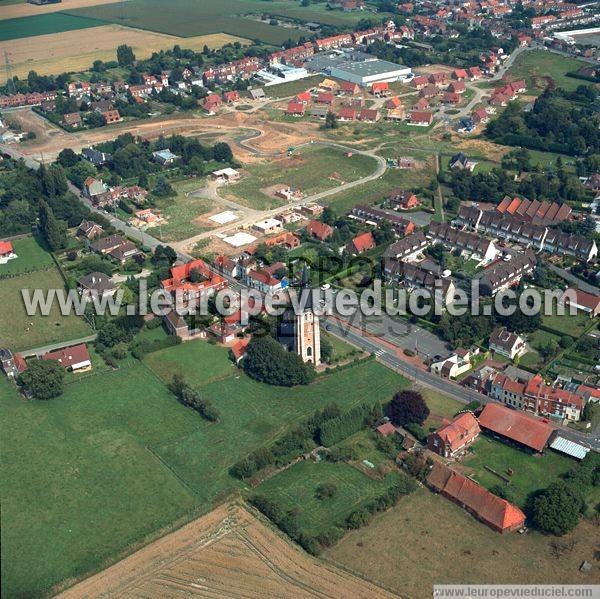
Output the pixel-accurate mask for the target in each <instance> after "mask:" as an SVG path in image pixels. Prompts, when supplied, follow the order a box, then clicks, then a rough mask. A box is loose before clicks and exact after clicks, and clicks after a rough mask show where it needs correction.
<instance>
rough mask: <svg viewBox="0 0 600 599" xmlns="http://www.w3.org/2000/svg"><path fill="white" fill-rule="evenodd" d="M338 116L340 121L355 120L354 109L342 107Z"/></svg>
mask: <svg viewBox="0 0 600 599" xmlns="http://www.w3.org/2000/svg"><path fill="white" fill-rule="evenodd" d="M338 116H339V117H340V118H341V119H347V120H349V121H353V120H354V119H355V118H356V110H355V109H354V108H350V107H349V106H343V107H342V108H340V110H339V112H338Z"/></svg>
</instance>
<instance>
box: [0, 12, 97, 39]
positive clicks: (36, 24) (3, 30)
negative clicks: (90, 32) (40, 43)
mask: <svg viewBox="0 0 600 599" xmlns="http://www.w3.org/2000/svg"><path fill="white" fill-rule="evenodd" d="M99 25H104V23H103V22H101V21H98V20H96V19H93V18H88V17H83V16H81V17H80V16H75V15H67V14H64V13H58V12H55V13H49V14H47V15H37V16H34V17H21V18H18V19H5V20H3V21H2V20H0V41H6V40H16V39H19V38H23V37H31V36H36V35H46V34H48V33H62V32H63V31H73V30H74V29H88V28H90V27H98V26H99Z"/></svg>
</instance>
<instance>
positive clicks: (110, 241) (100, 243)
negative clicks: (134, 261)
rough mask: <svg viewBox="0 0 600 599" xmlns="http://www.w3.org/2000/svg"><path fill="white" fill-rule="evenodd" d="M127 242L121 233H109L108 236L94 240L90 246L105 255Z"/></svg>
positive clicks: (97, 252) (94, 250)
mask: <svg viewBox="0 0 600 599" xmlns="http://www.w3.org/2000/svg"><path fill="white" fill-rule="evenodd" d="M126 243H128V242H127V239H125V238H124V237H121V235H108V236H107V237H102V238H100V239H97V240H96V241H94V242H93V243H92V244H91V245H90V248H91V250H92V251H93V252H95V253H96V254H102V255H103V256H104V255H106V254H108V253H109V252H112V251H113V250H116V249H117V248H118V247H121V246H122V245H125V244H126Z"/></svg>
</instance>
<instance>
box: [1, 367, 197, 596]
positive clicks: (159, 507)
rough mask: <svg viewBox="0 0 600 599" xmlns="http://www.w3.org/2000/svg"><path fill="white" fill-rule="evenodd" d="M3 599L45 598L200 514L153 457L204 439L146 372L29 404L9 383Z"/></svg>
mask: <svg viewBox="0 0 600 599" xmlns="http://www.w3.org/2000/svg"><path fill="white" fill-rule="evenodd" d="M0 412H1V414H2V416H1V418H2V441H1V444H2V458H3V459H2V466H1V470H2V483H1V485H2V516H3V526H2V570H3V576H2V587H3V588H2V591H3V592H2V596H3V597H9V596H10V597H40V596H42V595H46V594H49V592H50V589H51V588H52V586H54V585H55V584H57V583H59V582H61V581H64V580H68V579H72V578H73V577H81V576H83V575H85V574H86V573H89V572H90V571H91V570H95V569H98V568H101V567H103V566H104V565H106V563H107V560H111V559H114V558H116V557H117V556H119V555H121V554H122V552H124V551H127V550H130V549H132V548H133V547H135V546H136V545H137V544H138V543H140V542H141V541H143V539H144V538H145V537H146V536H147V535H151V534H155V533H156V532H157V531H159V530H160V529H161V528H163V527H165V526H167V525H169V524H171V523H173V522H175V521H177V519H179V518H181V517H182V516H185V515H186V514H190V513H191V510H193V509H194V507H195V506H197V501H196V499H195V498H194V496H193V494H192V493H191V492H190V491H189V490H188V489H187V488H186V487H185V484H184V483H182V482H181V481H179V480H178V479H177V477H176V476H175V475H174V474H173V473H172V472H171V471H170V470H169V468H168V467H167V466H165V465H164V464H163V463H161V461H160V460H158V459H157V458H156V456H155V455H154V454H153V453H152V451H151V450H150V449H149V445H152V444H156V443H160V442H161V441H165V440H168V439H170V438H173V437H176V438H180V437H184V436H186V435H189V434H191V433H192V432H193V431H195V430H197V428H198V425H199V419H198V417H197V416H196V415H195V414H194V413H193V412H191V411H190V410H187V409H186V408H184V407H183V406H181V405H180V404H179V403H177V401H175V399H174V398H173V397H172V396H171V395H170V394H169V392H168V391H167V390H166V389H165V387H164V386H163V385H161V384H160V382H159V381H157V380H156V379H155V378H154V377H153V376H152V374H151V373H150V372H149V371H148V370H147V369H146V368H145V367H144V366H143V365H141V364H138V365H135V366H132V367H129V368H127V369H123V370H119V371H116V372H110V373H105V374H97V375H94V376H89V377H86V378H85V379H84V380H82V381H81V382H78V383H72V384H70V385H68V387H67V390H66V392H65V394H64V395H63V396H62V397H60V398H58V399H54V400H52V401H48V402H43V401H29V402H27V401H22V400H21V399H20V398H19V397H17V395H16V393H15V392H14V391H13V389H12V388H11V387H10V386H9V384H8V383H7V382H6V379H5V378H4V377H0Z"/></svg>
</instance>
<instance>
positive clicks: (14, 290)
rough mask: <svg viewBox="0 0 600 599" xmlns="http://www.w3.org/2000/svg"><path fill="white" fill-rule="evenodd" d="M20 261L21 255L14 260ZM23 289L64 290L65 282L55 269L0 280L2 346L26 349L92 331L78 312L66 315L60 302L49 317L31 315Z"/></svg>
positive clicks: (89, 333)
mask: <svg viewBox="0 0 600 599" xmlns="http://www.w3.org/2000/svg"><path fill="white" fill-rule="evenodd" d="M18 261H19V258H17V259H16V260H13V261H12V262H18ZM22 289H28V290H30V293H33V291H34V290H35V289H41V290H44V291H45V290H48V289H58V290H63V289H64V283H63V280H62V278H61V276H60V274H59V273H58V270H56V269H55V268H51V269H48V270H41V271H38V272H35V273H30V274H24V275H20V276H16V277H12V278H10V279H5V280H3V281H2V282H0V306H2V310H3V312H2V318H1V319H0V347H6V346H7V347H10V348H11V349H13V350H24V349H30V348H34V347H40V346H42V345H47V344H50V343H57V342H59V341H68V340H70V339H78V338H80V337H86V336H88V335H91V334H92V330H91V329H90V327H89V326H88V325H87V324H86V323H85V321H84V320H83V319H82V318H80V317H78V316H76V315H75V314H69V315H68V316H63V315H62V314H61V313H60V308H59V306H58V305H57V304H56V302H54V303H53V305H52V309H51V310H50V313H49V314H48V316H43V315H41V314H39V313H38V314H36V315H35V316H28V315H27V312H26V311H25V305H24V303H23V298H22V296H21V290H22Z"/></svg>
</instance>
